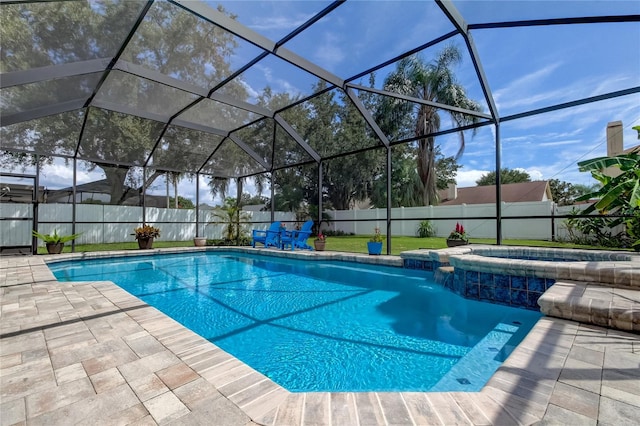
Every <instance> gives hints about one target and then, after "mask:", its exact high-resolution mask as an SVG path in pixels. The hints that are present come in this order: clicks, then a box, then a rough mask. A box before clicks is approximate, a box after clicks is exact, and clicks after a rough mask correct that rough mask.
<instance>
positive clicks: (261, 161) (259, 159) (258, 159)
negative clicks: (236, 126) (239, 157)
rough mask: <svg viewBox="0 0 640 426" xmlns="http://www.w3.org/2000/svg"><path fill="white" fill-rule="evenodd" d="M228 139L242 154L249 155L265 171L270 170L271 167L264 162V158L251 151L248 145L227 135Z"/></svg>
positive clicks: (235, 137)
mask: <svg viewBox="0 0 640 426" xmlns="http://www.w3.org/2000/svg"><path fill="white" fill-rule="evenodd" d="M229 139H231V140H232V141H233V142H234V143H235V144H236V145H238V146H239V147H240V148H241V149H242V150H243V151H244V152H246V153H247V154H249V156H250V157H251V158H253V159H254V160H255V161H256V162H257V163H258V164H260V165H261V166H262V167H264V169H265V170H269V169H271V167H270V166H269V165H268V164H267V163H266V162H265V161H264V158H262V157H260V156H259V155H258V154H257V153H256V152H255V151H254V150H253V149H251V147H250V146H249V145H247V144H246V143H244V142H243V141H242V140H240V138H238V137H237V136H234V135H229Z"/></svg>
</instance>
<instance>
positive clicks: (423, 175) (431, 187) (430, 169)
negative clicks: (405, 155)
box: [416, 105, 438, 206]
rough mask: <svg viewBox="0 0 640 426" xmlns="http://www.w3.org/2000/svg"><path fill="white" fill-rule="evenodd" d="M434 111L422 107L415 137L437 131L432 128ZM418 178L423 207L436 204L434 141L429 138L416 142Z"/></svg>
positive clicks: (434, 121)
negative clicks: (420, 183) (420, 182)
mask: <svg viewBox="0 0 640 426" xmlns="http://www.w3.org/2000/svg"><path fill="white" fill-rule="evenodd" d="M434 114H436V111H435V110H433V108H431V107H428V106H425V105H423V106H422V107H421V108H420V111H419V114H418V123H417V125H416V136H423V135H428V134H430V133H433V131H435V130H437V129H434V128H433V127H434V126H435V125H436V120H435V118H434V117H433V116H434ZM417 161H418V176H420V180H421V181H422V201H423V203H424V205H425V206H430V205H432V204H437V203H438V194H437V187H436V170H435V140H434V138H433V137H432V136H429V137H427V138H424V139H420V140H419V141H418V158H417Z"/></svg>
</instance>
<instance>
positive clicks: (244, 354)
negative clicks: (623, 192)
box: [49, 252, 540, 392]
mask: <svg viewBox="0 0 640 426" xmlns="http://www.w3.org/2000/svg"><path fill="white" fill-rule="evenodd" d="M49 267H50V268H51V270H52V271H53V272H54V274H55V276H56V277H57V278H58V280H60V281H96V280H109V281H113V282H115V283H116V284H117V285H119V286H120V287H122V288H123V289H125V290H126V291H128V292H129V293H131V294H133V295H135V296H137V297H138V298H140V299H142V300H144V301H145V302H146V303H148V304H150V305H152V306H155V307H156V308H158V309H159V310H161V311H162V312H164V313H166V314H167V315H169V316H170V317H172V318H174V319H175V320H177V321H179V322H180V323H182V324H183V325H184V326H186V327H188V328H189V329H191V330H193V331H194V332H196V333H198V334H200V335H201V336H203V337H205V338H206V339H208V340H209V341H211V342H213V343H214V344H216V345H217V346H219V347H221V348H222V349H224V350H225V351H227V352H229V353H231V354H232V355H234V356H235V357H236V358H238V359H240V360H242V361H243V362H245V363H246V364H249V365H250V366H252V367H253V368H255V369H256V370H258V371H260V372H262V373H263V374H265V375H266V376H268V377H269V378H271V379H272V380H273V381H275V382H276V383H278V384H280V385H281V386H283V387H285V388H286V389H288V390H290V391H293V392H296V391H300V392H302V391H333V392H339V391H477V390H480V389H481V388H482V386H483V385H484V384H485V383H486V381H487V380H488V379H489V378H490V377H491V375H492V374H493V372H494V371H495V370H496V369H497V368H498V367H499V366H500V364H501V363H502V361H503V360H504V359H505V358H506V357H507V356H508V355H509V353H510V352H511V351H512V350H513V349H514V347H515V346H517V345H518V343H519V342H520V341H521V340H522V338H524V336H525V335H526V333H528V331H529V330H530V329H531V327H532V326H533V324H535V322H536V321H537V320H538V318H539V317H540V314H539V313H537V312H532V311H527V310H524V309H515V308H511V307H507V306H501V305H492V304H487V303H481V302H477V301H471V300H466V299H463V298H461V297H459V296H457V295H455V294H453V293H451V292H449V291H448V290H445V289H443V288H442V287H441V286H439V285H437V284H435V283H434V282H433V279H432V274H431V273H428V272H424V271H415V270H406V269H402V268H393V267H383V266H372V265H362V264H358V263H349V262H330V261H326V262H325V261H307V262H304V261H301V260H288V259H279V258H271V257H265V256H257V255H256V256H254V255H242V256H238V255H235V254H229V253H227V254H220V253H210V252H209V253H207V252H200V253H189V254H171V255H154V256H140V257H137V256H136V257H127V258H111V259H98V260H79V261H66V262H61V263H54V264H51V265H49Z"/></svg>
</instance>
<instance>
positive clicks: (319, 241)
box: [313, 232, 327, 251]
mask: <svg viewBox="0 0 640 426" xmlns="http://www.w3.org/2000/svg"><path fill="white" fill-rule="evenodd" d="M326 242H327V237H325V236H324V234H323V233H322V232H320V233H318V236H317V237H316V239H315V240H313V246H314V247H315V249H316V251H324V246H325V244H326Z"/></svg>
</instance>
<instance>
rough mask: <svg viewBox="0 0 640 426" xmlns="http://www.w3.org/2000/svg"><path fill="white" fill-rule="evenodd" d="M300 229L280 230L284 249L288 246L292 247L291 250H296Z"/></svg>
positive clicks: (281, 245)
mask: <svg viewBox="0 0 640 426" xmlns="http://www.w3.org/2000/svg"><path fill="white" fill-rule="evenodd" d="M297 232H298V231H287V230H286V229H282V230H281V231H280V248H281V249H282V250H284V249H285V248H287V246H289V247H291V251H293V250H295V241H296V240H295V238H296V233H297Z"/></svg>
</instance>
